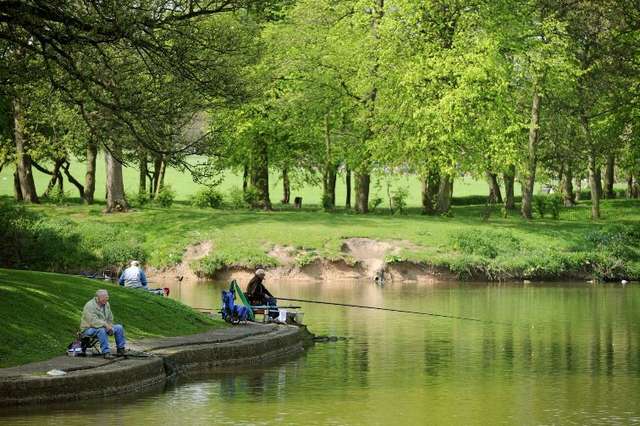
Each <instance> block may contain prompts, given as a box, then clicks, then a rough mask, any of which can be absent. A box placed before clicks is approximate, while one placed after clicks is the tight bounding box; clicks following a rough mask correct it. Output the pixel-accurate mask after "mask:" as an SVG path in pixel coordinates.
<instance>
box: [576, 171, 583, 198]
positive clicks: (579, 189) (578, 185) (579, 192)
mask: <svg viewBox="0 0 640 426" xmlns="http://www.w3.org/2000/svg"><path fill="white" fill-rule="evenodd" d="M575 186H576V196H575V202H576V203H577V202H578V201H580V196H581V195H582V177H580V176H578V177H576V185H575Z"/></svg>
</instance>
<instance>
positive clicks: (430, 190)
mask: <svg viewBox="0 0 640 426" xmlns="http://www.w3.org/2000/svg"><path fill="white" fill-rule="evenodd" d="M439 189H440V174H439V173H438V172H429V173H428V174H427V175H426V176H423V177H422V214H428V215H432V214H434V213H435V212H436V207H435V206H436V197H437V196H438V191H439Z"/></svg>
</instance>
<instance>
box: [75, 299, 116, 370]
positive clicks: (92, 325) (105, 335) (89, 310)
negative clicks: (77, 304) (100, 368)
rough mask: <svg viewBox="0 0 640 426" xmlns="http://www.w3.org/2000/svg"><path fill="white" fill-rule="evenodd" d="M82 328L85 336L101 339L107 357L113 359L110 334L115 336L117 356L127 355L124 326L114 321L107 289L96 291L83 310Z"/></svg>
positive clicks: (103, 352) (103, 351)
mask: <svg viewBox="0 0 640 426" xmlns="http://www.w3.org/2000/svg"><path fill="white" fill-rule="evenodd" d="M80 329H81V330H82V334H83V335H85V336H89V337H91V336H97V337H98V340H99V341H100V351H101V352H102V355H103V356H104V357H105V358H106V359H112V358H113V355H112V354H111V349H110V348H109V336H115V338H116V348H117V356H124V355H125V344H126V343H127V341H126V339H125V337H124V327H122V326H121V325H120V324H114V323H113V314H112V313H111V307H110V306H109V293H108V292H107V290H98V291H96V296H95V297H94V298H93V299H91V300H89V301H88V302H87V303H86V304H85V305H84V309H83V310H82V319H81V320H80Z"/></svg>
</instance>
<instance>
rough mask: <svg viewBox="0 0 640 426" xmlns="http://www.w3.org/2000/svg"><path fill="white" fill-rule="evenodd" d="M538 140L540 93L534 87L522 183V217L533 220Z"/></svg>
mask: <svg viewBox="0 0 640 426" xmlns="http://www.w3.org/2000/svg"><path fill="white" fill-rule="evenodd" d="M539 138H540V93H538V87H537V86H534V90H533V100H532V103H531V124H530V126H529V145H528V153H527V167H526V172H525V176H523V181H522V209H521V212H522V216H523V217H524V218H525V219H531V218H533V204H532V203H533V187H534V184H535V182H536V167H537V164H538V139H539Z"/></svg>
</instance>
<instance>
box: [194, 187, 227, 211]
mask: <svg viewBox="0 0 640 426" xmlns="http://www.w3.org/2000/svg"><path fill="white" fill-rule="evenodd" d="M222 200H223V196H222V194H221V193H220V192H218V191H216V190H215V189H214V188H206V189H203V190H201V191H198V192H197V193H196V194H195V195H194V196H193V198H192V199H191V204H192V205H193V206H194V207H200V208H206V207H211V208H212V209H219V208H220V207H221V206H222Z"/></svg>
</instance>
